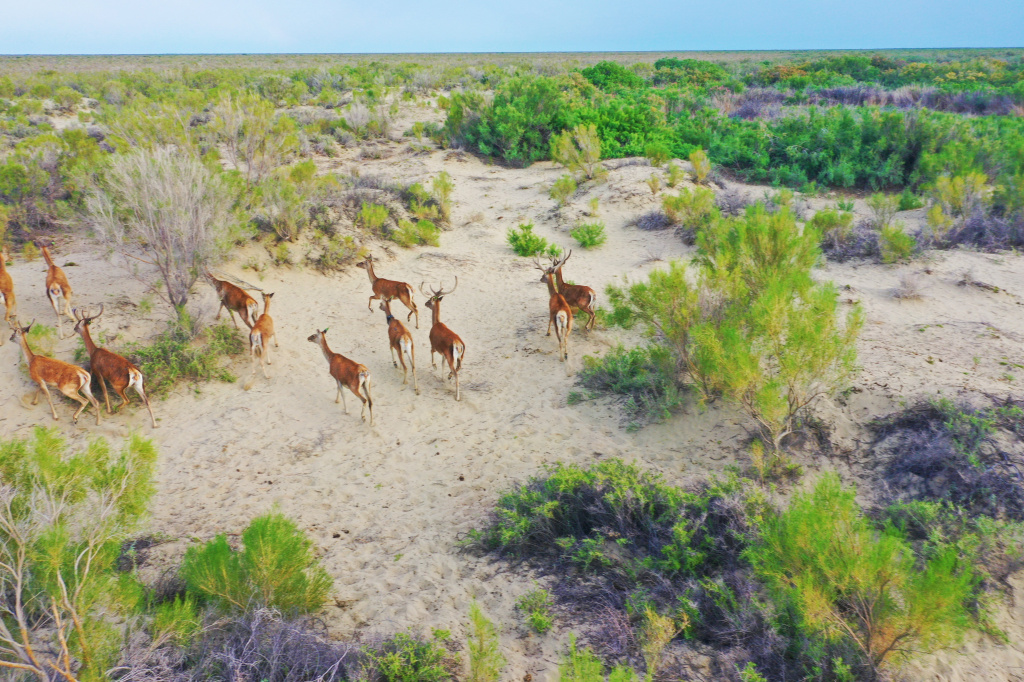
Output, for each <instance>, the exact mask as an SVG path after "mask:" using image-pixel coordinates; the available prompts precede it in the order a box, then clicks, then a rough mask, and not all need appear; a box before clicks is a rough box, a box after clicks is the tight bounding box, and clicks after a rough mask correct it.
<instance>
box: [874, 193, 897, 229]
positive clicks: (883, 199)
mask: <svg viewBox="0 0 1024 682" xmlns="http://www.w3.org/2000/svg"><path fill="white" fill-rule="evenodd" d="M899 201H900V200H899V198H897V197H894V196H890V195H888V194H882V193H881V192H875V193H874V194H872V195H871V196H869V197H868V199H867V204H868V208H870V209H871V215H872V218H873V222H874V224H875V229H877V230H884V229H885V228H887V227H889V226H890V225H891V224H892V219H893V216H895V215H896V209H898V208H899Z"/></svg>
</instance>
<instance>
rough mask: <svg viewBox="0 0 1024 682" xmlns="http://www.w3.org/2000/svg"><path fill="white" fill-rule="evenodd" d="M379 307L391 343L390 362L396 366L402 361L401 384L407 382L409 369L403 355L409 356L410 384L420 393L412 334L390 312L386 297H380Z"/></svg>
mask: <svg viewBox="0 0 1024 682" xmlns="http://www.w3.org/2000/svg"><path fill="white" fill-rule="evenodd" d="M380 309H381V310H383V311H384V316H385V319H386V320H387V323H388V341H389V342H390V344H391V364H392V365H394V366H395V367H396V368H397V367H398V362H401V363H402V385H403V386H405V385H407V384H408V383H409V370H408V368H407V367H406V366H405V357H404V356H408V357H409V364H410V365H411V366H412V386H413V390H414V391H416V395H419V393H420V387H419V384H418V383H417V382H416V349H415V347H414V345H413V342H412V334H411V333H409V330H408V329H406V328H405V325H404V324H402V321H401V320H399V319H397V318H395V316H394V315H392V314H391V304H390V303H389V302H388V300H387V299H381V302H380ZM395 351H397V352H398V362H395Z"/></svg>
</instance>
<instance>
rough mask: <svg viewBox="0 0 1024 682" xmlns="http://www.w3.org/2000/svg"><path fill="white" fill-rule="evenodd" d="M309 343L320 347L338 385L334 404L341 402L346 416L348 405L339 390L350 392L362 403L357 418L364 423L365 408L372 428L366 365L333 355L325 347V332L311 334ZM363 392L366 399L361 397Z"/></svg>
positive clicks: (371, 409)
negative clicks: (367, 410) (343, 389)
mask: <svg viewBox="0 0 1024 682" xmlns="http://www.w3.org/2000/svg"><path fill="white" fill-rule="evenodd" d="M306 340H307V341H309V342H310V343H315V344H316V345H318V346H320V350H321V351H322V352H323V354H324V357H325V358H327V365H328V367H329V368H330V372H331V376H332V377H334V381H336V382H337V384H338V395H337V397H335V399H334V402H336V403H337V402H341V404H342V405H343V406H344V408H345V414H348V403H347V402H345V393H344V392H343V391H342V390H341V389H342V388H343V387H344V388H347V389H348V390H350V391H352V393H354V394H355V396H356V397H357V398H359V400H360V401H362V403H363V409H362V410H360V411H359V417H360V419H362V420H363V421H366V416H365V414H366V408H367V407H369V409H370V426H373V399H372V398H371V397H370V370H368V369H367V368H366V365H360V364H359V363H357V362H353V361H352V360H349V359H348V358H346V357H345V356H344V355H342V354H341V353H335V352H334V351H332V350H331V349H330V348H328V347H327V330H326V329H324V330H323V331H320V330H319V329H318V330H317V331H316V333H315V334H311V335H310V336H309V338H308V339H306ZM363 392H365V394H366V397H365V398H364V397H363Z"/></svg>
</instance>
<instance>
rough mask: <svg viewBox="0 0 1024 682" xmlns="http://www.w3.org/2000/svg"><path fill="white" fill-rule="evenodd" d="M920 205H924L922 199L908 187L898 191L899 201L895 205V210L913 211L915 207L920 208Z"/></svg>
mask: <svg viewBox="0 0 1024 682" xmlns="http://www.w3.org/2000/svg"><path fill="white" fill-rule="evenodd" d="M922 206H924V199H922V198H921V197H919V196H917V195H916V194H914V193H913V192H911V191H910V188H909V187H908V188H907V189H905V190H903V191H902V192H900V203H899V205H898V206H897V207H896V210H897V211H913V210H914V209H915V208H921V207H922Z"/></svg>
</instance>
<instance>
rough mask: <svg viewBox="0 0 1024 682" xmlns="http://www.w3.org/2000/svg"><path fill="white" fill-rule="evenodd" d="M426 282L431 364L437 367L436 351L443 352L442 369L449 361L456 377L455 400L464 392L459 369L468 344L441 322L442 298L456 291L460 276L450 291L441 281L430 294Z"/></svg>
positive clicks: (451, 373) (450, 373)
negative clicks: (436, 288) (439, 286)
mask: <svg viewBox="0 0 1024 682" xmlns="http://www.w3.org/2000/svg"><path fill="white" fill-rule="evenodd" d="M425 285H426V282H422V283H421V284H420V293H422V294H423V295H424V296H426V297H427V302H426V306H427V308H429V309H430V311H431V315H432V317H431V324H430V366H431V367H433V368H435V369H436V368H437V365H436V364H434V353H440V354H441V358H442V360H441V369H442V371H443V370H444V363H445V361H447V362H448V369H449V370H450V371H449V372H448V378H449V379H451V378H452V377H455V400H456V401H458V400H461V399H462V393H461V391H460V390H459V370H461V369H462V359H463V358H464V357H465V356H466V344H464V343H462V339H460V338H459V335H458V334H456V333H455V332H453V331H452V330H451V329H449V328H448V327H447V325H445V324H444V323H443V322H441V299H442V298H444V297H445V296H447V295H448V294H450V293H452V292H453V291H455V289H456V287H458V286H459V278H458V277H456V278H455V286H453V287H452V288H451V289H449V290H448V291H445V290H444V283H443V282H442V283H441V288H440V289H438V290H437V291H435V290H434V288H433V287H430V293H429V294H428V293H427V292H426V290H425V289H424V286H425Z"/></svg>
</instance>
